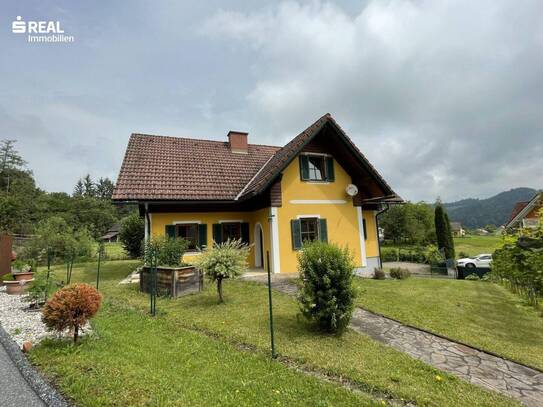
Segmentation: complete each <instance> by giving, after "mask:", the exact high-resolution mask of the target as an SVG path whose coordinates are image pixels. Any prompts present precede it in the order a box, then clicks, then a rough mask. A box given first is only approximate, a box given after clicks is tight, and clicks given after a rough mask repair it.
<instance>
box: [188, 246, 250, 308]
mask: <svg viewBox="0 0 543 407" xmlns="http://www.w3.org/2000/svg"><path fill="white" fill-rule="evenodd" d="M248 255H249V246H247V245H246V244H245V243H243V242H242V241H241V239H239V240H227V241H226V242H224V243H220V244H217V243H214V244H213V248H212V249H208V250H205V251H204V252H203V253H202V255H201V256H200V257H199V259H198V260H197V263H196V267H197V268H198V269H199V270H200V271H202V272H203V273H205V275H206V276H207V278H209V279H210V280H211V281H213V282H216V283H217V293H218V294H219V303H222V302H224V298H223V292H222V281H223V280H224V279H226V278H236V277H239V276H240V275H241V274H243V273H244V272H245V271H247V267H248V264H247V256H248Z"/></svg>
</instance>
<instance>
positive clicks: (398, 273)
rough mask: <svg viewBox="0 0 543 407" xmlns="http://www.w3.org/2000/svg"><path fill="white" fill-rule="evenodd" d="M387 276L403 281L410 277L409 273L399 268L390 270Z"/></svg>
mask: <svg viewBox="0 0 543 407" xmlns="http://www.w3.org/2000/svg"><path fill="white" fill-rule="evenodd" d="M389 274H390V277H392V278H395V279H396V280H405V279H407V278H409V277H411V272H410V271H409V270H407V269H404V268H401V267H394V268H391V269H390V273H389Z"/></svg>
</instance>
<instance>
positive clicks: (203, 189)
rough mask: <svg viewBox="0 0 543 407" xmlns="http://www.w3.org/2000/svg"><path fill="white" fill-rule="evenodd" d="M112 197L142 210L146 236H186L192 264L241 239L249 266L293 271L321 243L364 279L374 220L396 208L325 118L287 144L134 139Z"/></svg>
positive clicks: (372, 251)
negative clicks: (342, 250) (304, 250)
mask: <svg viewBox="0 0 543 407" xmlns="http://www.w3.org/2000/svg"><path fill="white" fill-rule="evenodd" d="M113 199H114V200H115V201H116V202H123V203H137V204H138V205H139V208H140V213H141V214H142V216H144V219H145V238H146V239H148V238H149V237H150V236H160V235H167V236H171V237H182V238H185V239H187V240H188V241H189V245H190V246H189V252H188V253H187V254H186V255H185V260H186V261H188V262H190V261H191V259H194V257H195V256H198V255H199V253H200V251H201V250H203V249H205V247H209V246H211V245H212V244H213V242H222V241H225V240H227V239H229V238H230V239H239V238H241V239H242V240H244V241H245V242H247V243H249V244H250V245H251V251H250V255H249V259H248V261H249V264H250V266H251V267H254V268H263V269H266V268H267V267H268V266H269V267H270V270H272V271H273V272H274V273H280V272H295V271H297V253H298V251H299V250H300V248H301V246H302V244H303V242H304V241H307V240H315V239H319V240H323V241H329V242H334V243H337V244H339V245H341V246H348V247H349V249H350V251H351V253H352V254H353V256H354V260H355V262H356V265H357V268H356V271H357V272H358V273H362V274H364V273H370V272H372V271H373V268H375V267H379V266H380V264H381V262H380V257H379V241H378V233H377V227H378V226H377V218H376V216H377V214H378V213H379V212H380V211H381V210H383V209H384V208H385V207H386V205H387V204H388V203H394V202H401V198H400V197H399V196H398V195H396V193H395V192H394V191H393V190H392V189H391V188H390V186H389V185H388V184H387V183H386V182H385V180H384V179H383V178H382V177H381V176H380V175H379V174H378V173H377V171H376V170H375V168H374V167H373V166H372V165H371V164H370V163H369V162H368V160H367V159H366V158H365V157H364V155H363V154H362V153H361V152H360V150H359V149H358V148H357V147H356V146H355V145H354V143H353V142H352V141H351V139H350V138H349V137H348V136H347V135H346V134H345V133H344V132H343V130H342V129H341V128H340V127H339V125H338V124H337V123H336V121H335V120H334V119H333V118H332V117H331V115H330V114H326V115H324V116H323V117H321V118H320V119H318V120H317V121H316V122H315V123H313V124H312V125H311V126H309V127H308V128H307V129H306V130H304V131H303V132H302V133H300V134H299V135H298V136H296V137H294V138H293V139H292V140H291V141H290V142H289V143H288V144H286V145H285V146H284V147H274V146H266V145H258V144H249V143H248V133H242V132H237V131H230V132H229V133H228V141H225V142H219V141H211V140H196V139H189V138H178V137H167V136H155V135H146V134H132V136H131V137H130V140H129V142H128V147H127V149H126V154H125V157H124V161H123V164H122V167H121V170H120V173H119V177H118V180H117V185H116V188H115V192H114V194H113Z"/></svg>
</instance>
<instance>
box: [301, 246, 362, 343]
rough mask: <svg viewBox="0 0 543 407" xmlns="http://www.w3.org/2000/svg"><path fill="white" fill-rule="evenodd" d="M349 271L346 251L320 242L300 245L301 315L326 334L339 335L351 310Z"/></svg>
mask: <svg viewBox="0 0 543 407" xmlns="http://www.w3.org/2000/svg"><path fill="white" fill-rule="evenodd" d="M353 269H354V262H353V259H352V256H351V254H350V253H349V250H348V249H347V248H340V247H338V246H335V245H333V244H329V243H325V242H320V241H316V242H311V243H309V244H306V245H304V247H303V250H302V251H300V252H299V254H298V270H299V271H300V292H299V294H298V303H299V305H300V310H301V311H302V314H303V315H304V316H305V317H306V318H308V319H312V320H315V321H316V322H317V324H318V325H319V326H320V327H321V328H323V329H324V330H326V331H329V332H336V333H341V332H343V331H344V330H345V329H346V328H347V326H348V325H349V321H350V320H351V316H352V313H353V310H354V298H355V290H354V288H353Z"/></svg>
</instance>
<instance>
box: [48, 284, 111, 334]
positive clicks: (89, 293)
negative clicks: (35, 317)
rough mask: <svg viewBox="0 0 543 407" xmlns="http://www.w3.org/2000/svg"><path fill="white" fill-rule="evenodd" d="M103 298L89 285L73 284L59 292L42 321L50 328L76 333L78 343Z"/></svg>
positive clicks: (51, 301) (50, 301)
mask: <svg viewBox="0 0 543 407" xmlns="http://www.w3.org/2000/svg"><path fill="white" fill-rule="evenodd" d="M101 300H102V296H101V295H100V293H99V292H98V291H97V290H96V289H95V288H94V287H92V286H90V285H88V284H72V285H69V286H66V287H64V288H61V289H60V290H58V291H57V292H56V293H55V294H54V295H53V298H51V299H50V300H49V301H47V303H46V304H45V306H44V308H43V311H42V321H43V323H44V324H45V325H46V326H47V327H48V328H49V329H53V330H56V331H58V332H63V331H64V330H65V329H67V328H71V329H73V331H74V343H76V342H77V338H78V336H79V329H80V328H81V327H82V326H84V325H85V324H86V323H87V321H88V320H89V319H90V318H92V317H93V316H94V315H95V314H96V312H98V309H99V308H100V302H101Z"/></svg>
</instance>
